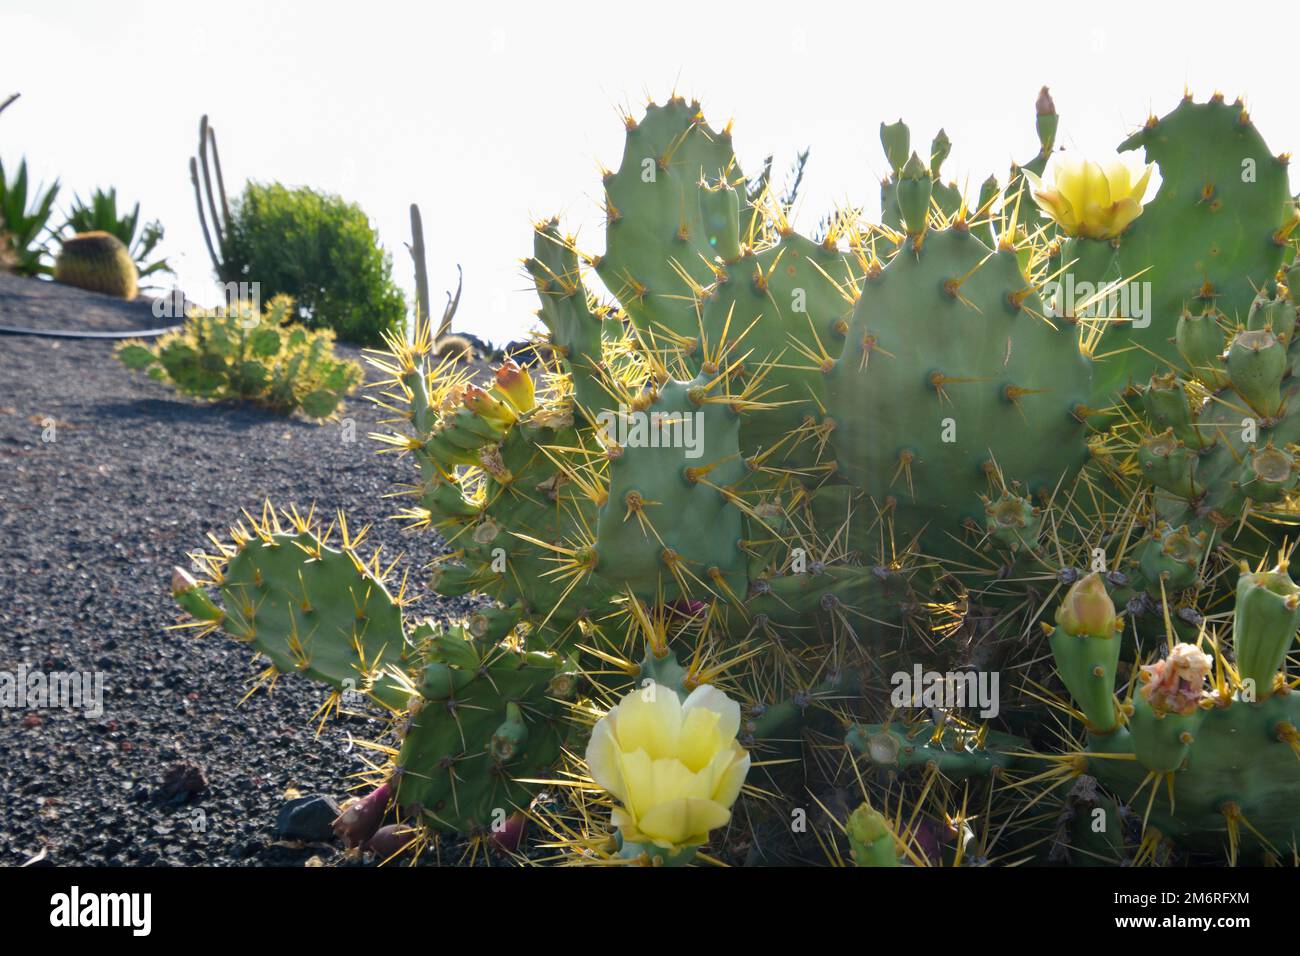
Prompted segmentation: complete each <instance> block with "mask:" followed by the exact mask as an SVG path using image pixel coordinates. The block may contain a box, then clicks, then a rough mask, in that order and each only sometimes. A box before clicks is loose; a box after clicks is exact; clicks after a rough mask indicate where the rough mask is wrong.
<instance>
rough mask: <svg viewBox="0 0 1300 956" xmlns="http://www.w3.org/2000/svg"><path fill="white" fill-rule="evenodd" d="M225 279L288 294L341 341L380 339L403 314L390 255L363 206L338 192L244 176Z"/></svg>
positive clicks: (226, 242) (225, 244) (303, 313)
mask: <svg viewBox="0 0 1300 956" xmlns="http://www.w3.org/2000/svg"><path fill="white" fill-rule="evenodd" d="M222 255H223V258H224V260H225V265H226V266H227V269H226V272H227V273H228V274H227V275H224V276H222V277H221V278H222V279H223V280H224V281H241V282H244V281H247V282H260V283H261V295H262V298H263V300H267V299H270V298H272V297H274V296H277V295H282V294H283V295H290V296H293V297H294V299H295V300H296V301H297V303H298V305H299V307H300V313H299V318H301V320H302V321H303V322H304V323H306V324H307V325H308V326H310V327H312V328H331V329H333V330H334V331H335V332H336V333H337V334H338V336H339V338H340V339H341V340H343V341H345V342H352V343H355V344H357V345H378V344H380V343H381V342H382V340H383V333H384V332H388V331H398V330H400V329H401V328H402V327H403V324H404V323H405V320H406V299H405V296H403V294H402V291H401V290H400V289H399V288H398V287H397V286H396V285H394V283H393V277H392V270H393V263H392V257H391V256H389V255H388V254H387V253H386V252H384V250H383V249H382V248H381V247H380V246H379V243H378V239H377V237H376V236H375V232H374V230H373V229H372V228H371V226H370V220H369V219H367V218H366V214H365V213H364V212H362V210H361V208H360V207H359V206H357V205H355V204H354V203H349V202H345V201H344V200H343V199H341V198H339V197H338V196H334V195H329V194H326V193H321V192H317V191H316V190H314V189H308V188H306V187H301V188H297V189H290V188H289V187H287V186H283V185H281V184H280V183H270V184H269V185H268V184H261V183H253V182H250V183H248V184H247V185H246V186H245V187H244V193H243V195H242V196H241V197H240V198H239V199H238V200H237V201H236V202H235V204H234V207H233V208H232V210H231V214H230V221H229V223H228V225H227V229H226V235H225V236H224V239H223V241H222Z"/></svg>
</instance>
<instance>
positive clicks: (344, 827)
mask: <svg viewBox="0 0 1300 956" xmlns="http://www.w3.org/2000/svg"><path fill="white" fill-rule="evenodd" d="M392 799H393V785H392V784H391V783H389V782H388V781H385V782H384V783H381V784H380V785H379V786H377V787H375V789H374V790H371V791H370V793H368V794H367V795H366V796H364V797H362V798H361V799H360V800H356V801H354V802H353V803H350V804H348V806H347V808H346V809H345V810H344V811H343V812H342V813H340V814H339V816H338V819H337V820H335V821H334V824H333V826H334V833H335V835H336V836H338V838H339V839H341V840H342V841H343V844H344V846H347V847H349V848H351V847H356V846H361V845H362V844H364V843H365V842H366V841H367V840H369V839H370V838H371V837H373V836H374V835H375V831H376V830H378V829H379V824H380V822H381V821H382V820H383V819H384V813H385V812H387V810H388V804H389V803H391V802H392Z"/></svg>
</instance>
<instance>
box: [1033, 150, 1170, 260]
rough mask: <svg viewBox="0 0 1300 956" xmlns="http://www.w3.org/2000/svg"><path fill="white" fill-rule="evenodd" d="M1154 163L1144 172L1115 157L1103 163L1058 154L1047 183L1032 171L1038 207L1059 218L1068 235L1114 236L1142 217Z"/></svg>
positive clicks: (1103, 237) (1046, 171) (1091, 237)
mask: <svg viewBox="0 0 1300 956" xmlns="http://www.w3.org/2000/svg"><path fill="white" fill-rule="evenodd" d="M1152 169H1153V167H1152V166H1151V165H1147V166H1146V167H1145V168H1144V169H1142V170H1141V172H1138V171H1137V170H1135V169H1133V168H1131V167H1130V166H1129V164H1128V163H1127V162H1126V161H1125V160H1123V159H1121V158H1120V157H1118V156H1116V157H1115V158H1114V159H1112V160H1109V161H1108V162H1107V163H1106V164H1105V165H1104V166H1103V165H1102V164H1100V163H1094V162H1092V161H1090V160H1086V159H1078V158H1075V157H1073V156H1067V155H1065V154H1063V153H1058V154H1057V155H1056V156H1055V157H1053V159H1052V162H1051V165H1050V166H1049V167H1048V169H1046V170H1044V179H1046V178H1047V176H1048V174H1050V176H1051V179H1052V183H1053V185H1051V186H1049V185H1047V184H1046V183H1045V182H1044V181H1043V179H1039V178H1038V177H1037V176H1035V175H1034V174H1033V173H1031V172H1030V171H1029V170H1025V178H1026V179H1028V180H1029V185H1030V189H1031V193H1032V195H1033V197H1034V202H1036V203H1038V208H1040V209H1041V210H1043V212H1044V213H1046V214H1047V215H1048V216H1050V217H1052V219H1054V220H1055V221H1056V224H1057V225H1059V226H1060V227H1061V229H1062V230H1064V231H1065V233H1066V234H1067V235H1071V236H1083V237H1085V238H1088V239H1114V238H1115V237H1116V236H1118V235H1119V234H1120V233H1122V232H1123V231H1124V230H1125V229H1127V228H1128V227H1129V224H1130V223H1132V222H1133V220H1134V219H1136V218H1137V217H1138V216H1140V215H1142V197H1143V195H1145V193H1146V190H1147V184H1148V183H1149V182H1150V180H1151V170H1152Z"/></svg>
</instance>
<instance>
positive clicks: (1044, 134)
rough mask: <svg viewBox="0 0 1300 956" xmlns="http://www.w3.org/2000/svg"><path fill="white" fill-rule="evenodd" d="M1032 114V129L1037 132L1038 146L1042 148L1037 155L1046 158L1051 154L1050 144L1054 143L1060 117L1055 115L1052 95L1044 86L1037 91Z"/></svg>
mask: <svg viewBox="0 0 1300 956" xmlns="http://www.w3.org/2000/svg"><path fill="white" fill-rule="evenodd" d="M1034 114H1035V115H1034V128H1035V130H1036V131H1037V132H1038V144H1039V146H1040V147H1042V148H1041V151H1040V153H1039V155H1041V156H1047V155H1049V154H1050V153H1051V152H1052V144H1053V143H1055V142H1056V125H1057V123H1059V122H1060V117H1059V116H1057V115H1056V104H1055V103H1054V102H1053V101H1052V94H1051V93H1049V92H1048V91H1047V87H1045V86H1044V87H1043V88H1042V89H1041V90H1039V91H1038V99H1037V100H1035V101H1034Z"/></svg>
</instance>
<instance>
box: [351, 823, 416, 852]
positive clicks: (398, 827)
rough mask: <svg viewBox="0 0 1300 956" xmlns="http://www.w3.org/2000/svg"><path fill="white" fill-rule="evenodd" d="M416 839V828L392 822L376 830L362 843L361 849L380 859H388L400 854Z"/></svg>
mask: <svg viewBox="0 0 1300 956" xmlns="http://www.w3.org/2000/svg"><path fill="white" fill-rule="evenodd" d="M415 839H416V831H415V830H413V829H411V828H410V827H408V826H406V825H405V824H402V823H390V824H388V826H384V827H380V828H379V829H378V830H376V831H375V833H374V836H372V837H371V838H370V839H369V840H367V841H366V842H365V843H363V844H362V845H361V849H363V850H364V851H365V852H367V853H373V854H374V855H375V857H376V858H377V859H379V860H387V859H389V858H390V857H394V856H397V855H398V854H400V853H401V852H402V851H403V850H405V849H406V848H407V847H408V846H410V845H411V844H412V843H414V842H415Z"/></svg>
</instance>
